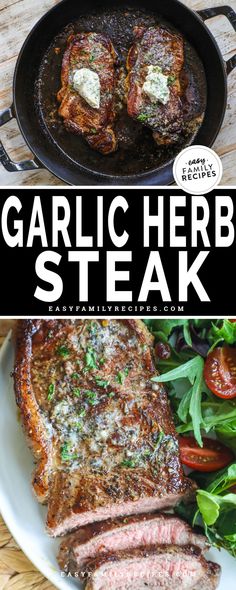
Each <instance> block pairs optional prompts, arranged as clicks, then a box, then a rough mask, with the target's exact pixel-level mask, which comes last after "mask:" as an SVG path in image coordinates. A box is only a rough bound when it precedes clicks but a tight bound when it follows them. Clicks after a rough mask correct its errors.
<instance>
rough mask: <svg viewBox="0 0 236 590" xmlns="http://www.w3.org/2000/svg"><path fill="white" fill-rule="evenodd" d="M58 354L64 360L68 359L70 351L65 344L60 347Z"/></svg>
mask: <svg viewBox="0 0 236 590" xmlns="http://www.w3.org/2000/svg"><path fill="white" fill-rule="evenodd" d="M57 354H59V355H60V356H62V357H63V358H67V357H68V356H69V355H70V351H69V349H68V348H67V346H65V344H62V345H61V346H58V349H57Z"/></svg>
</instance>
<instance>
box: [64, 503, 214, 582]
mask: <svg viewBox="0 0 236 590" xmlns="http://www.w3.org/2000/svg"><path fill="white" fill-rule="evenodd" d="M163 543H164V544H170V545H171V544H176V545H189V544H192V545H197V546H198V547H200V548H201V549H202V550H203V551H204V550H206V548H207V543H206V538H205V537H204V536H203V535H199V534H196V533H194V532H193V530H192V529H191V528H190V527H189V526H188V525H187V524H186V522H184V521H183V520H181V519H180V518H178V517H177V516H172V515H169V514H161V513H159V514H152V515H151V514H150V515H147V514H140V515H138V516H128V517H126V518H117V519H114V520H107V521H105V522H97V523H94V524H88V525H87V526H85V527H83V528H80V529H79V530H78V531H76V532H75V533H73V534H71V535H68V537H67V538H66V539H65V540H64V541H63V542H62V544H61V547H60V552H59V557H58V562H59V565H60V567H61V569H62V570H64V571H66V572H70V573H71V574H73V575H74V574H75V573H76V572H83V575H84V573H85V572H86V565H87V564H88V563H89V562H90V561H93V560H94V559H95V558H97V557H100V556H101V555H103V554H104V553H113V554H114V553H116V551H120V550H125V549H126V550H128V551H130V550H131V549H134V548H138V547H144V546H151V545H159V544H163Z"/></svg>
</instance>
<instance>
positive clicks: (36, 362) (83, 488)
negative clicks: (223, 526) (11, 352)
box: [15, 320, 194, 536]
mask: <svg viewBox="0 0 236 590" xmlns="http://www.w3.org/2000/svg"><path fill="white" fill-rule="evenodd" d="M152 344H153V339H152V336H151V335H150V333H149V331H148V330H147V329H146V327H145V325H144V324H143V322H142V321H140V320H96V321H95V320H92V321H90V320H52V321H46V320H34V321H31V320H26V321H21V322H19V325H18V334H17V355H16V366H15V389H16V399H17V403H18V405H19V407H20V409H21V414H22V418H23V422H24V425H25V428H26V432H27V434H28V438H29V440H30V443H31V445H32V447H33V451H34V454H35V457H36V459H37V461H38V466H37V468H36V472H35V474H34V478H33V487H34V490H35V492H36V494H37V496H38V499H39V500H40V501H48V517H47V527H48V531H49V533H50V534H51V535H55V536H56V535H61V534H64V533H66V532H68V531H70V530H72V529H75V528H77V527H79V526H81V525H85V524H87V523H90V522H95V521H100V520H104V519H108V518H112V517H118V516H124V515H128V514H138V513H144V512H153V511H155V510H157V509H161V508H164V507H167V506H171V507H172V506H174V505H175V504H176V503H177V502H179V500H180V499H181V498H188V497H189V496H191V495H192V494H193V490H194V486H193V483H192V482H191V481H190V480H189V479H188V478H186V477H184V475H183V470H182V466H181V463H180V458H179V449H178V442H177V437H176V433H175V428H174V424H173V420H172V416H171V411H170V406H169V402H168V398H167V394H166V391H165V389H164V387H163V386H162V385H159V384H154V383H153V382H152V381H151V377H153V376H154V375H155V373H156V369H155V366H154V362H153V357H152Z"/></svg>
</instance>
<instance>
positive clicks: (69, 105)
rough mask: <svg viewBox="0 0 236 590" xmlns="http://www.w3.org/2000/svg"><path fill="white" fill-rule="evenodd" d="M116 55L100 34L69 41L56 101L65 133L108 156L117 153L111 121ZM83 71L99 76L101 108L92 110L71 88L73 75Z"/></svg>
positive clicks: (87, 34)
mask: <svg viewBox="0 0 236 590" xmlns="http://www.w3.org/2000/svg"><path fill="white" fill-rule="evenodd" d="M115 64H116V53H115V50H114V47H113V45H112V43H111V41H110V39H109V38H108V37H106V36H105V35H103V34H101V33H93V32H90V33H78V34H77V35H74V36H70V37H69V39H68V48H67V49H66V51H65V53H64V57H63V61H62V70H61V82H62V88H61V89H60V91H59V92H58V95H57V98H58V101H59V102H60V107H59V111H58V112H59V115H60V116H61V117H62V118H63V120H64V125H65V127H66V129H67V130H68V131H71V132H72V133H75V134H79V135H82V136H83V137H84V138H85V139H86V141H87V142H88V144H89V145H90V147H92V148H93V149H95V150H97V151H99V152H101V153H102V154H108V153H111V152H113V151H114V150H116V148H117V140H116V137H115V133H114V129H113V122H114V119H115V116H116V107H115V89H116V72H115ZM84 69H86V70H89V71H90V72H94V73H95V74H97V75H98V77H99V83H100V106H99V108H94V107H93V106H91V105H90V104H88V102H87V101H86V100H84V98H82V97H81V96H80V94H79V93H78V92H77V91H76V90H75V88H74V86H73V76H74V73H75V72H77V71H83V70H84Z"/></svg>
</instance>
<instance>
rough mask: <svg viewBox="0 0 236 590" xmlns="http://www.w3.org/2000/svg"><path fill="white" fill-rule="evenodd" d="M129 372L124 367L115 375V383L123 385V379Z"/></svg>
mask: <svg viewBox="0 0 236 590" xmlns="http://www.w3.org/2000/svg"><path fill="white" fill-rule="evenodd" d="M128 374H129V369H127V368H126V369H124V371H119V372H118V373H117V375H116V378H115V379H116V381H117V383H120V385H123V383H124V381H125V377H127V375H128Z"/></svg>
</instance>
